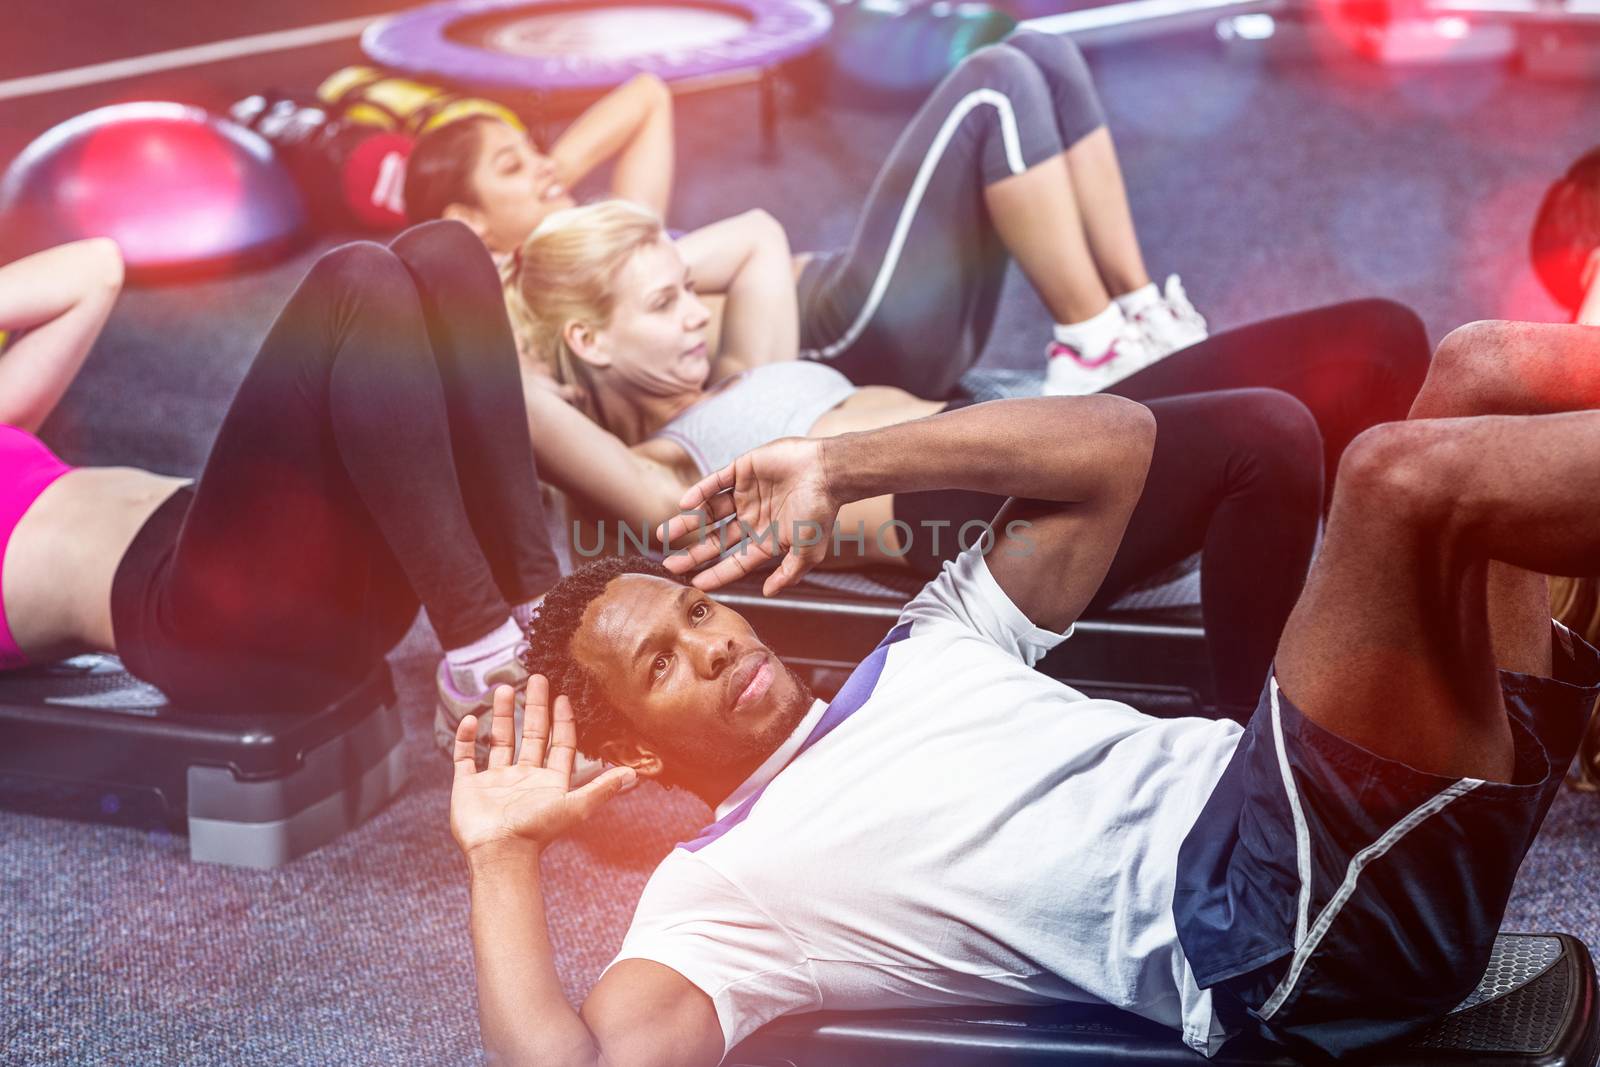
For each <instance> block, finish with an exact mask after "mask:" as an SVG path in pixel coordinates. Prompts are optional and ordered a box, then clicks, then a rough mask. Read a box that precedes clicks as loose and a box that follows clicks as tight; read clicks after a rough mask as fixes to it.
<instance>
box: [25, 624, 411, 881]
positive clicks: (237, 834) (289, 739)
mask: <svg viewBox="0 0 1600 1067" xmlns="http://www.w3.org/2000/svg"><path fill="white" fill-rule="evenodd" d="M394 702H395V699H394V683H393V681H392V680H391V678H390V676H389V669H388V666H387V665H382V666H380V667H379V669H378V670H377V671H376V672H374V673H373V675H372V676H371V677H370V678H368V679H367V680H366V681H365V682H364V683H362V684H361V685H360V686H359V687H357V688H356V689H355V690H354V691H353V692H352V693H350V695H348V696H347V697H345V698H344V699H343V700H341V701H339V702H338V703H336V704H333V705H330V706H329V707H326V708H322V709H319V710H317V711H313V712H310V713H301V714H297V713H294V712H293V711H292V710H286V712H285V713H284V714H283V715H272V716H267V715H238V714H231V713H220V712H218V713H205V712H197V711H189V710H180V709H177V708H174V707H172V706H170V705H169V704H168V703H167V701H166V698H165V697H164V696H163V695H162V694H161V692H160V690H158V689H155V688H154V687H152V686H149V685H147V684H145V683H144V682H141V681H139V680H138V679H137V678H134V677H133V676H131V675H129V674H128V673H127V672H126V671H124V670H123V669H122V664H121V662H120V661H118V660H117V659H116V658H115V657H112V656H79V657H76V658H74V659H70V660H66V661H63V662H62V663H57V664H51V665H48V666H43V667H38V668H30V669H27V670H22V671H12V672H7V673H6V674H3V675H0V776H18V777H23V778H30V779H45V780H49V781H54V782H63V783H69V784H71V785H73V786H79V787H87V788H92V789H94V790H97V791H99V792H100V793H102V794H103V795H105V796H106V797H107V798H108V804H107V805H106V807H107V809H108V810H107V811H106V812H105V814H107V815H109V814H110V813H111V811H114V810H116V808H117V807H118V806H119V805H118V804H117V803H116V799H117V795H118V794H119V793H122V792H135V793H139V794H141V795H143V796H148V797H153V798H154V800H155V810H156V812H157V818H158V819H159V820H160V821H162V822H164V823H165V824H166V825H167V826H168V827H170V828H171V829H173V830H176V831H178V832H182V833H187V834H188V837H189V856H190V858H191V859H193V860H195V861H196V862H201V863H224V864H229V865H232V866H238V867H277V866H280V865H281V864H284V863H287V862H288V861H289V860H292V859H294V858H295V857H296V856H301V855H304V854H305V853H307V852H310V851H311V850H312V849H315V848H318V847H320V846H322V845H324V844H327V843H328V842H329V841H332V840H333V839H334V838H336V837H338V836H340V835H341V834H343V833H345V832H346V831H348V830H350V829H352V828H354V827H355V826H356V825H358V824H359V823H361V822H362V821H363V820H364V819H366V818H367V817H368V816H370V815H371V814H373V813H374V812H376V811H377V810H378V809H379V808H381V807H382V806H383V805H384V804H385V803H387V802H388V800H389V799H390V798H391V797H393V796H394V795H395V794H396V793H397V792H399V790H400V788H401V786H402V785H403V784H404V782H405V762H404V758H403V755H404V754H403V752H402V746H401V742H402V741H403V740H404V731H403V729H402V726H401V722H400V717H399V715H398V714H397V713H396V712H395V711H394Z"/></svg>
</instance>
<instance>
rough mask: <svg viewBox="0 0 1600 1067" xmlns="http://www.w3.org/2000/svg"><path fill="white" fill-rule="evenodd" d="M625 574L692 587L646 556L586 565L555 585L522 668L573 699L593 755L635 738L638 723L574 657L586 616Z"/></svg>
mask: <svg viewBox="0 0 1600 1067" xmlns="http://www.w3.org/2000/svg"><path fill="white" fill-rule="evenodd" d="M624 574H645V575H650V576H652V577H656V578H665V579H667V580H668V581H669V582H676V583H678V584H679V585H686V584H688V583H687V582H685V581H684V579H683V578H681V577H679V576H678V575H676V574H673V573H672V572H671V571H669V570H667V569H666V568H665V567H663V566H662V565H661V564H659V563H657V562H656V561H655V560H652V559H648V558H646V557H644V556H607V557H605V558H603V559H597V560H594V561H593V562H590V563H586V564H584V565H583V566H582V567H579V568H578V569H577V570H575V571H573V572H572V573H571V574H569V575H567V577H565V578H563V579H561V581H559V582H557V583H556V584H555V585H554V586H553V587H551V589H550V592H548V593H546V594H545V598H544V602H543V603H542V604H540V605H539V612H538V614H537V615H535V616H534V618H533V621H532V622H531V623H529V625H528V634H527V637H528V651H527V652H526V653H525V654H524V655H523V658H522V664H523V666H524V667H526V668H527V669H528V672H529V673H530V674H542V675H544V676H545V677H546V678H548V679H549V680H550V694H551V697H552V698H554V697H555V696H558V695H565V696H566V698H567V699H568V700H570V701H572V714H573V717H574V719H576V720H577V728H578V751H580V752H582V753H583V754H584V755H587V756H595V757H598V756H599V754H600V749H601V747H602V746H604V745H605V744H606V743H607V742H610V741H622V740H627V739H629V738H630V737H633V736H635V731H634V729H633V725H632V724H631V723H630V722H629V721H628V720H627V719H626V718H625V717H624V716H623V714H622V712H620V711H618V710H617V708H616V705H614V704H612V703H611V701H610V699H609V698H607V696H606V693H605V688H604V686H603V685H602V684H601V681H600V679H599V678H598V677H596V676H595V674H594V672H593V671H590V670H588V669H587V668H585V667H584V666H583V665H581V664H580V663H578V661H577V660H575V659H573V657H572V638H573V635H574V634H575V633H577V630H578V626H579V624H580V623H581V622H582V621H583V613H584V612H585V611H587V610H588V608H589V605H590V604H591V603H593V602H594V600H595V598H596V597H598V596H600V594H602V593H604V592H605V591H606V586H608V585H610V584H611V581H612V579H614V578H619V577H621V576H622V575H624Z"/></svg>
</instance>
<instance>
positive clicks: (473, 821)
mask: <svg viewBox="0 0 1600 1067" xmlns="http://www.w3.org/2000/svg"><path fill="white" fill-rule="evenodd" d="M527 696H528V704H527V709H526V711H525V712H524V716H523V731H522V753H521V755H520V757H518V756H515V755H514V753H515V752H516V733H515V732H516V725H515V723H516V711H515V700H514V697H515V693H514V691H513V690H512V688H511V687H510V686H509V685H502V686H500V687H499V688H497V689H496V690H495V694H494V716H493V719H492V723H491V725H490V728H489V730H490V732H489V760H488V766H487V767H486V768H485V769H484V770H481V771H480V770H478V769H477V765H476V763H475V761H474V759H473V750H474V744H473V742H474V739H475V738H476V736H477V732H478V719H477V717H476V716H472V715H469V716H467V717H466V718H465V719H463V720H461V725H460V726H458V727H457V728H456V747H455V766H456V771H455V784H454V785H453V787H452V788H451V791H450V831H451V833H453V834H454V835H455V839H456V844H458V845H460V846H461V850H462V851H463V852H472V851H473V850H474V849H477V848H481V847H485V846H495V845H504V844H524V845H529V846H532V847H535V848H538V847H542V846H544V845H546V844H549V843H550V842H551V841H553V840H555V838H557V837H559V836H560V835H561V834H563V833H565V832H566V831H567V830H569V829H571V828H572V827H573V826H576V825H577V824H578V823H579V822H582V821H583V820H584V819H586V818H588V817H589V816H590V815H591V814H593V813H594V812H595V811H597V810H598V809H599V808H600V806H601V805H602V804H604V803H605V802H606V801H608V800H610V799H611V798H612V797H613V796H615V795H616V794H617V793H618V792H619V791H620V790H622V789H623V788H624V787H625V786H627V785H628V783H630V782H632V781H633V779H634V772H633V769H632V768H630V767H615V768H613V769H611V770H609V771H607V772H606V773H605V774H602V775H601V776H600V777H598V778H596V779H595V780H594V781H592V782H590V783H589V784H588V785H586V786H584V787H583V788H581V789H572V788H571V785H572V765H573V763H574V761H575V760H576V759H577V755H578V734H577V727H576V726H575V725H574V722H573V717H572V703H571V701H569V700H568V699H567V698H566V697H565V696H559V697H557V698H556V700H555V722H554V724H553V725H552V723H551V716H550V710H551V707H550V683H549V682H548V681H547V680H546V679H545V677H544V676H543V675H541V674H536V675H534V676H533V677H532V678H529V679H528V688H527Z"/></svg>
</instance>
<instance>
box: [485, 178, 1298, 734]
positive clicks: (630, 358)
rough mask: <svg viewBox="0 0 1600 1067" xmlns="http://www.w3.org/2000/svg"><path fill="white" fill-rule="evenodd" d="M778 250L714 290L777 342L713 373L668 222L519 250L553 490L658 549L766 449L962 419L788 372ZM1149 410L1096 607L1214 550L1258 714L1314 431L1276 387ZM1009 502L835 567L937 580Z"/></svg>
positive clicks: (1213, 622)
mask: <svg viewBox="0 0 1600 1067" xmlns="http://www.w3.org/2000/svg"><path fill="white" fill-rule="evenodd" d="M691 239H692V238H691ZM771 252H772V255H771V256H770V257H769V258H770V262H766V263H765V264H764V266H765V269H764V270H757V269H756V268H755V267H753V266H748V265H747V266H745V267H743V268H742V269H740V270H737V271H735V272H734V273H735V274H736V275H738V276H737V277H734V278H727V277H721V276H718V275H716V274H711V275H709V277H710V278H711V280H712V282H713V284H721V283H725V284H726V288H727V291H728V293H729V299H728V309H727V310H728V320H729V321H734V322H739V321H744V318H743V317H744V316H746V315H749V316H750V319H749V321H750V322H752V323H753V324H759V323H762V322H765V323H768V324H769V327H770V328H769V329H768V330H765V331H763V330H761V329H752V330H751V331H749V333H748V337H749V340H750V343H749V345H748V346H746V345H743V344H741V343H739V342H738V341H737V339H736V338H735V339H730V341H729V342H728V343H727V344H726V345H725V346H724V351H723V353H722V354H721V355H719V356H718V357H717V358H716V359H713V358H712V356H711V354H710V352H709V350H708V348H707V345H706V330H707V327H708V325H709V322H710V315H709V313H708V312H707V310H706V307H705V305H704V304H703V303H702V302H701V299H700V296H699V294H698V293H697V292H696V282H697V281H699V280H700V277H699V276H698V275H692V274H691V271H690V269H689V267H688V265H687V263H686V256H685V255H684V254H683V252H682V251H681V250H680V248H679V247H678V245H676V244H675V243H674V242H673V241H672V240H671V239H670V238H669V237H668V236H667V234H666V233H665V232H664V230H663V229H662V226H661V223H660V221H659V220H658V219H657V218H656V217H655V216H654V215H652V214H651V213H650V212H648V211H645V210H643V209H642V208H639V207H637V206H634V205H630V204H627V203H624V202H620V201H611V202H606V203H601V204H595V205H590V206H588V207H582V208H574V209H569V210H567V211H563V212H558V213H556V214H554V215H552V216H551V217H549V218H548V219H546V220H545V221H544V222H543V223H542V224H541V225H540V227H539V229H538V230H536V231H535V232H534V234H533V236H532V237H530V238H529V239H528V241H527V242H525V243H524V245H523V246H522V248H521V250H520V252H519V256H518V263H517V267H516V272H515V278H514V281H515V284H516V286H517V294H516V295H517V297H518V299H519V301H520V303H521V304H522V308H521V309H520V311H519V314H521V315H523V316H525V320H526V322H527V324H528V326H529V328H530V329H531V330H532V331H533V339H532V344H531V346H530V350H529V352H528V356H527V358H526V359H525V370H524V374H525V378H526V377H528V376H542V375H553V376H554V378H555V379H556V380H557V381H558V382H559V383H560V384H561V385H562V386H564V387H567V388H569V389H570V390H572V391H573V393H574V394H575V402H574V403H568V402H565V401H563V400H562V399H560V398H559V397H558V396H557V395H556V394H555V393H553V392H552V391H550V390H548V389H542V388H528V389H525V390H524V400H525V403H526V404H527V408H528V419H529V426H530V431H531V434H532V440H533V447H534V453H535V456H536V459H537V466H538V468H539V470H540V472H541V476H542V477H543V478H544V479H545V480H547V481H549V482H552V483H553V484H555V485H556V486H557V487H558V488H560V489H562V490H563V491H564V492H566V493H567V494H568V495H570V496H571V497H574V498H575V499H576V500H577V501H578V502H579V503H580V504H581V506H582V507H583V508H584V509H585V510H586V511H588V512H591V513H593V514H595V515H598V516H601V517H604V518H605V519H608V520H613V521H616V522H621V523H624V524H626V526H627V528H628V529H629V530H630V531H632V534H633V536H635V537H638V538H644V537H648V533H647V531H649V530H651V529H653V528H654V527H655V526H656V524H658V523H660V522H662V521H664V520H665V519H667V518H669V517H670V516H671V515H672V514H674V513H675V512H676V510H677V502H678V500H679V498H680V497H681V496H682V495H683V493H684V491H685V490H686V489H688V488H689V487H690V486H692V485H694V484H695V483H696V482H698V481H699V480H700V479H701V478H702V477H703V476H704V475H706V474H708V473H710V472H712V471H715V470H718V469H720V468H722V467H723V466H725V465H726V464H728V463H729V462H731V461H732V460H733V459H734V458H735V457H737V456H739V455H742V454H743V453H745V452H748V451H750V450H752V449H754V448H756V447H758V446H760V445H762V444H765V443H767V442H769V441H772V440H774V439H777V438H780V437H789V436H805V437H831V436H836V435H840V434H848V433H853V432H857V431H864V430H870V429H874V428H877V427H881V426H887V425H891V424H894V423H899V422H905V421H909V420H912V419H919V418H927V417H937V416H938V414H939V413H940V412H943V411H947V410H950V409H952V408H954V407H960V406H963V404H964V403H965V402H963V401H954V402H944V401H931V400H925V399H922V398H920V397H917V396H913V395H912V394H910V393H908V392H906V391H904V390H902V389H898V388H895V387H892V386H856V385H854V384H852V383H851V382H850V381H849V380H848V379H847V378H845V377H844V376H843V375H842V374H840V373H839V372H838V371H837V370H835V369H834V368H832V367H830V366H828V365H826V364H822V363H816V362H806V361H796V360H794V359H792V358H782V357H783V356H785V355H792V353H785V352H782V351H778V349H780V348H782V345H780V344H777V343H775V338H776V336H777V335H778V334H780V332H781V333H783V334H784V335H785V336H784V338H783V340H785V341H786V342H787V343H788V344H791V345H792V344H793V329H794V327H793V323H794V321H795V308H794V290H793V288H792V287H791V286H786V285H783V284H780V282H781V274H782V272H781V270H779V269H778V267H777V264H781V262H782V261H783V259H784V258H786V250H784V249H781V248H774V249H772V250H771ZM746 272H753V273H752V275H751V277H759V278H761V279H762V281H761V283H760V284H756V283H755V282H753V281H751V277H746V276H745V275H746ZM747 283H748V284H747ZM752 309H753V310H752ZM779 324H781V330H780V325H779ZM535 363H536V364H537V365H532V364H535ZM1150 409H1151V411H1152V412H1154V414H1155V416H1156V421H1157V425H1158V427H1159V433H1158V435H1157V444H1156V455H1155V458H1154V461H1153V462H1152V464H1151V470H1150V475H1149V479H1148V481H1147V483H1146V484H1147V491H1146V494H1145V498H1144V501H1143V502H1142V503H1141V504H1140V505H1139V507H1138V509H1137V510H1136V511H1135V513H1134V517H1133V520H1132V522H1131V523H1130V525H1129V527H1128V533H1127V537H1126V538H1125V539H1124V541H1123V545H1122V548H1121V549H1120V550H1119V552H1118V555H1117V558H1116V560H1115V562H1114V563H1113V564H1112V568H1111V573H1110V575H1109V577H1108V578H1107V580H1106V583H1105V586H1104V588H1103V589H1102V590H1101V592H1100V594H1099V597H1098V598H1097V600H1096V604H1097V605H1100V606H1103V605H1105V604H1107V603H1109V602H1110V601H1112V600H1114V599H1115V598H1116V597H1117V596H1118V595H1119V594H1120V593H1121V592H1122V591H1124V590H1126V589H1127V588H1128V587H1129V586H1131V585H1132V584H1134V583H1136V582H1137V581H1139V580H1140V579H1142V578H1145V577H1147V576H1148V575H1150V574H1152V573H1154V572H1156V571H1158V570H1160V569H1162V568H1163V567H1166V566H1168V565H1171V564H1173V563H1175V562H1177V561H1180V560H1182V559H1184V558H1185V557H1187V556H1189V555H1191V554H1193V553H1194V552H1196V551H1200V550H1202V549H1203V550H1204V552H1205V565H1204V568H1203V570H1202V598H1203V608H1204V611H1205V615H1206V621H1207V632H1208V635H1209V638H1208V640H1209V641H1210V647H1211V654H1212V668H1213V674H1214V677H1215V680H1216V685H1217V692H1218V694H1219V701H1220V703H1221V704H1222V705H1223V708H1224V710H1226V711H1228V712H1230V713H1234V714H1239V715H1243V714H1246V713H1247V712H1248V710H1249V708H1250V707H1251V706H1252V705H1253V704H1254V702H1255V697H1256V695H1257V694H1258V692H1259V690H1260V687H1261V683H1262V680H1263V678H1264V677H1265V675H1266V671H1267V667H1268V664H1269V661H1270V658H1271V654H1272V648H1273V646H1274V643H1275V641H1276V638H1277V634H1278V632H1279V630H1280V629H1281V627H1282V624H1283V622H1284V619H1285V618H1286V617H1287V612H1288V610H1289V608H1290V607H1291V606H1292V605H1293V603H1294V599H1295V596H1296V594H1297V593H1298V592H1299V589H1300V584H1301V581H1302V580H1303V578H1304V575H1305V570H1306V566H1307V563H1308V561H1309V559H1310V554H1311V546H1312V540H1313V538H1314V537H1315V533H1316V528H1317V522H1318V517H1319V515H1320V512H1321V502H1322V477H1321V462H1320V453H1321V441H1320V439H1319V436H1318V434H1317V429H1316V424H1315V422H1314V421H1313V419H1312V417H1311V415H1310V413H1309V412H1308V411H1307V410H1306V408H1305V406H1304V405H1302V404H1301V403H1299V402H1298V401H1296V400H1295V399H1294V398H1293V397H1290V396H1288V395H1286V394H1284V393H1281V392H1276V391H1272V390H1265V389H1245V390H1229V391H1221V392H1214V393H1210V394H1205V395H1192V396H1179V397H1171V398H1164V399H1160V400H1156V401H1153V402H1151V404H1150ZM1072 432H1073V430H1072V427H1069V426H1064V427H1062V434H1063V435H1068V434H1071V433H1072ZM1001 503H1002V501H1001V500H1000V499H999V498H997V497H994V496H990V495H988V494H983V493H974V492H965V491H950V490H945V489H942V488H941V487H940V486H938V485H928V486H927V487H925V490H924V491H921V492H913V493H900V494H896V495H894V496H892V497H879V498H875V499H872V500H867V501H862V502H859V503H857V504H854V505H851V507H849V508H847V509H846V510H845V512H844V513H843V514H842V516H841V519H840V523H839V526H840V528H841V529H844V530H848V531H859V533H860V536H859V538H858V539H856V540H849V539H845V540H842V541H841V542H840V544H839V545H838V546H837V549H838V550H837V551H836V552H835V553H834V554H833V556H834V559H833V562H834V563H835V565H843V566H849V565H859V564H867V563H873V564H886V565H892V566H903V567H908V568H910V569H911V570H913V571H915V572H916V573H919V574H922V575H925V576H928V575H932V574H934V573H936V572H937V571H938V569H939V568H940V566H942V564H943V562H944V561H946V560H948V559H951V558H953V557H954V556H955V554H956V553H957V552H958V551H959V550H960V549H961V548H962V547H965V545H966V544H970V543H971V540H972V538H973V536H974V524H977V525H978V526H979V527H981V526H982V524H984V523H987V522H988V521H989V520H990V519H992V518H993V517H994V515H995V512H996V511H997V510H998V509H999V506H1000V504H1001Z"/></svg>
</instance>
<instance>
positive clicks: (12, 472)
mask: <svg viewBox="0 0 1600 1067" xmlns="http://www.w3.org/2000/svg"><path fill="white" fill-rule="evenodd" d="M71 469H72V468H71V467H69V466H67V465H66V464H65V463H63V462H61V461H60V460H59V459H57V458H56V454H55V453H54V452H52V451H50V450H49V449H48V448H46V447H45V445H44V442H42V441H40V440H39V439H38V438H37V437H35V436H33V434H31V433H28V432H27V431H25V430H19V429H17V428H16V427H15V426H0V575H3V574H4V573H5V563H6V546H7V545H9V544H10V543H11V534H12V533H13V532H14V531H15V530H16V528H17V523H19V522H21V521H22V516H24V515H26V514H27V513H28V509H29V508H30V507H32V506H33V502H34V501H35V500H37V499H39V494H40V493H42V492H44V491H45V489H46V488H48V487H49V485H50V483H52V482H54V481H55V480H56V479H57V478H59V477H61V476H62V475H63V474H65V473H67V472H68V471H70V470H71ZM4 593H5V591H4V589H0V671H3V670H11V669H13V668H16V667H23V666H26V665H27V663H28V658H27V657H26V656H24V655H23V654H22V650H21V649H20V648H18V647H17V642H16V640H15V639H14V638H12V636H11V626H10V624H9V623H7V622H6V614H5V602H4Z"/></svg>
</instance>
